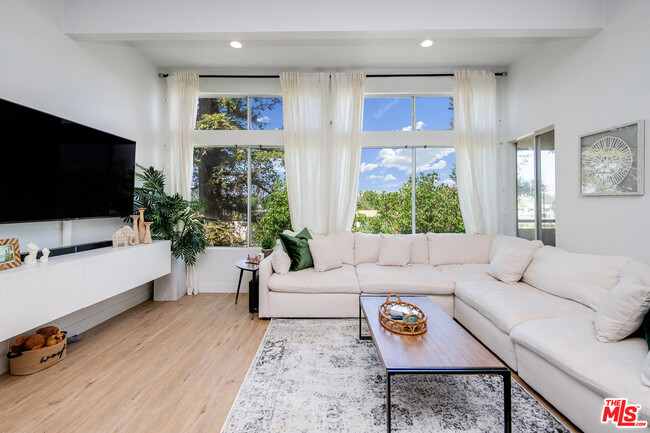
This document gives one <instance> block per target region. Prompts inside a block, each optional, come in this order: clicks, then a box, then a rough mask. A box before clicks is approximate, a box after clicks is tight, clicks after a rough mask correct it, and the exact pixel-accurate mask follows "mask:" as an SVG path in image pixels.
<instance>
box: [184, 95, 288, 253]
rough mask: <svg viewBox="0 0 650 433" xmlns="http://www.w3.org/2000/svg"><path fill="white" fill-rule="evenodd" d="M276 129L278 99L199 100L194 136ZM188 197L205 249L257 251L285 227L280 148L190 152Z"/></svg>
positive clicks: (279, 114)
mask: <svg viewBox="0 0 650 433" xmlns="http://www.w3.org/2000/svg"><path fill="white" fill-rule="evenodd" d="M282 126H283V125H282V98H277V97H253V96H246V97H234V98H226V97H216V98H199V105H198V110H197V123H196V129H198V130H220V131H221V130H235V131H236V130H242V132H243V133H246V131H247V130H277V129H282ZM192 196H193V198H195V199H197V200H201V201H202V204H203V213H204V215H205V217H206V219H207V226H206V232H207V237H208V244H209V245H211V246H240V247H244V246H259V245H260V244H261V242H262V240H263V239H264V238H265V237H271V238H274V239H275V238H277V233H278V232H281V231H282V230H284V229H286V228H289V226H290V219H289V210H288V209H289V208H288V200H287V190H286V182H285V170H284V151H283V149H282V147H277V146H275V147H270V146H263V145H246V146H238V145H236V143H233V144H232V145H230V146H228V145H226V146H224V145H220V146H197V147H195V149H194V175H193V181H192Z"/></svg>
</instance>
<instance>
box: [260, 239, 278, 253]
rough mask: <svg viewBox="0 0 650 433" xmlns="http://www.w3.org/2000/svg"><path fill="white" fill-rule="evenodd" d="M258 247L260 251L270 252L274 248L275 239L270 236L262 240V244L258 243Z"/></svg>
mask: <svg viewBox="0 0 650 433" xmlns="http://www.w3.org/2000/svg"><path fill="white" fill-rule="evenodd" d="M260 246H261V247H262V249H265V250H270V249H271V248H273V247H274V246H275V239H274V238H273V237H271V236H267V237H265V238H262V242H260Z"/></svg>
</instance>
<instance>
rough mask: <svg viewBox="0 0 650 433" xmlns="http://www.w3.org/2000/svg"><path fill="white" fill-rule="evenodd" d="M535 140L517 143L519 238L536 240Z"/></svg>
mask: <svg viewBox="0 0 650 433" xmlns="http://www.w3.org/2000/svg"><path fill="white" fill-rule="evenodd" d="M535 171H536V170H535V139H534V138H530V139H528V140H524V141H520V142H518V143H517V236H518V237H520V238H524V239H529V240H534V239H536V233H537V225H536V218H535V214H536V207H537V196H536V188H535Z"/></svg>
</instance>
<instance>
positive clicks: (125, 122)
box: [0, 0, 164, 373]
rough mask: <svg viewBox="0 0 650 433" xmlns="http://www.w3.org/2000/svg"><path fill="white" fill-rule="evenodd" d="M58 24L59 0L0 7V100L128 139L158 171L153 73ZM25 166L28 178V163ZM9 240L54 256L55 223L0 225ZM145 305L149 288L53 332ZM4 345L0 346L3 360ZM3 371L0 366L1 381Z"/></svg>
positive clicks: (75, 227) (110, 227) (75, 226)
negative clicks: (32, 244) (34, 245)
mask: <svg viewBox="0 0 650 433" xmlns="http://www.w3.org/2000/svg"><path fill="white" fill-rule="evenodd" d="M62 18H63V2H62V1H61V0H38V1H35V0H23V1H4V2H2V3H0V98H3V99H8V100H10V101H14V102H17V103H19V104H23V105H27V106H29V107H33V108H36V109H38V110H41V111H45V112H48V113H52V114H55V115H58V116H61V117H64V118H67V119H70V120H73V121H75V122H78V123H82V124H84V125H88V126H91V127H94V128H97V129H100V130H103V131H107V132H110V133H113V134H116V135H119V136H123V137H128V138H130V139H133V140H135V141H136V142H137V145H136V149H137V151H136V160H137V162H138V163H140V164H153V165H158V164H160V161H161V160H162V158H161V151H160V149H161V145H162V140H163V139H164V137H163V136H162V135H161V133H160V131H161V120H160V119H161V109H162V103H163V93H162V91H163V87H162V85H163V82H162V81H163V80H160V79H159V78H158V77H157V73H158V71H157V69H156V67H155V66H154V65H153V64H151V63H150V62H149V61H148V60H147V59H145V58H144V57H143V56H142V55H141V54H140V53H138V52H137V51H136V50H134V49H133V48H131V47H130V46H128V45H127V44H123V43H109V44H106V43H102V44H98V43H86V42H78V41H75V40H73V39H71V38H69V37H68V36H66V35H64V34H63V33H62V31H61V25H62ZM1 144H2V145H8V144H6V143H1ZM0 161H1V159H0ZM24 165H25V169H26V170H27V168H28V166H29V161H24ZM25 193H26V194H28V193H29V192H28V191H26V192H25ZM2 205H3V206H5V205H7V206H10V205H11V203H3V204H2ZM120 224H121V220H120V219H119V218H108V219H97V220H83V221H73V222H72V243H73V244H76V243H85V242H91V241H98V240H105V239H109V238H110V236H111V233H112V232H113V231H114V230H115V229H116V228H117V227H119V225H120ZM8 237H18V238H19V239H20V244H21V249H22V250H23V251H24V249H25V248H24V247H25V245H27V243H29V242H35V243H37V244H38V245H39V246H40V247H41V248H42V247H45V246H47V247H49V248H55V247H58V246H59V245H60V242H61V223H60V222H44V223H29V224H3V225H0V238H8ZM8 289H9V288H7V287H0V290H8ZM44 289H47V288H44ZM150 298H151V284H147V285H144V286H140V287H138V288H135V289H133V290H130V291H129V292H126V293H123V294H121V295H119V296H117V297H115V298H111V299H108V300H106V301H103V302H101V303H99V304H96V305H93V306H92V307H89V308H87V309H84V310H81V311H78V312H76V313H74V314H71V315H69V316H66V317H63V318H61V319H59V320H58V321H56V322H55V324H56V325H58V326H60V327H62V328H63V329H67V330H68V331H70V334H75V333H80V332H83V331H85V330H86V329H88V328H90V327H92V326H95V325H96V324H98V323H101V322H102V321H104V320H106V319H108V318H109V317H112V316H114V315H116V314H119V313H120V312H122V311H124V310H126V309H128V308H131V307H132V306H134V305H136V304H138V303H140V302H142V301H144V300H146V299H150ZM28 331H29V330H25V332H28ZM8 344H9V342H8V341H4V342H0V351H2V353H5V352H6V349H7V347H8ZM3 359H5V358H3ZM6 369H7V365H6V361H2V362H0V373H2V372H4V371H6Z"/></svg>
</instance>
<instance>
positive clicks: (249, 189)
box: [246, 146, 252, 247]
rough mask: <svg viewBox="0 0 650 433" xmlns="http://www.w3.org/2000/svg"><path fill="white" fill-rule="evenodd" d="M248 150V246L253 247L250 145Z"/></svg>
mask: <svg viewBox="0 0 650 433" xmlns="http://www.w3.org/2000/svg"><path fill="white" fill-rule="evenodd" d="M246 151H247V166H248V170H247V173H246V179H247V185H248V203H247V211H246V223H247V227H246V237H247V243H248V246H249V247H251V246H252V243H251V231H252V227H251V220H252V218H251V177H252V176H251V148H250V146H249V147H248V148H247V149H246Z"/></svg>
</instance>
